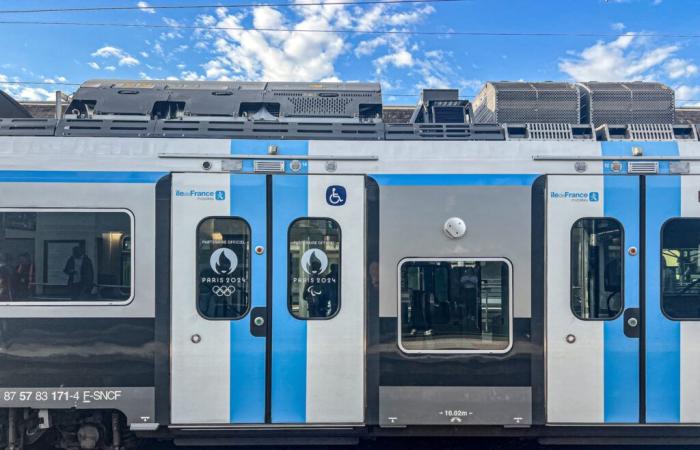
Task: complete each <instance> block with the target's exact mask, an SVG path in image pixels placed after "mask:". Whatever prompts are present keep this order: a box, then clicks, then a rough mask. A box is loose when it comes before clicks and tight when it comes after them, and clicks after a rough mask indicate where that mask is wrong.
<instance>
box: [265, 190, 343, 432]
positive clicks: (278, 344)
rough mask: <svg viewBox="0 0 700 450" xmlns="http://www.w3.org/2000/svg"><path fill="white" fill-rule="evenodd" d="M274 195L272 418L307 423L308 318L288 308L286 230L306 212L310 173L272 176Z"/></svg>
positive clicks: (278, 420) (287, 421)
mask: <svg viewBox="0 0 700 450" xmlns="http://www.w3.org/2000/svg"><path fill="white" fill-rule="evenodd" d="M272 198H273V207H272V209H273V212H272V217H273V227H274V229H273V238H272V246H273V248H274V253H273V269H272V273H273V274H274V276H273V284H272V303H273V307H272V320H273V327H274V328H273V333H272V422H273V423H304V422H305V421H306V322H305V321H303V320H298V319H295V318H294V317H292V315H291V314H290V312H289V310H288V308H287V252H288V251H287V248H288V242H287V234H288V230H289V225H290V224H291V223H292V222H293V221H294V220H295V219H297V218H299V217H305V216H306V215H307V211H308V177H305V176H301V177H293V176H288V177H283V176H280V177H273V179H272ZM340 388H341V387H339V389H340Z"/></svg>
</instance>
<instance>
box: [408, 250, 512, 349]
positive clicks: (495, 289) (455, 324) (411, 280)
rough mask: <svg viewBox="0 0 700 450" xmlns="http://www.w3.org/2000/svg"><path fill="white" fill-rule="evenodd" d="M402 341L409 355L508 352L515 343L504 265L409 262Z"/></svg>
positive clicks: (458, 261) (463, 261) (507, 270)
mask: <svg viewBox="0 0 700 450" xmlns="http://www.w3.org/2000/svg"><path fill="white" fill-rule="evenodd" d="M399 272H400V283H401V294H400V327H401V330H400V340H399V345H400V347H401V348H402V349H403V350H404V351H408V352H423V353H430V352H445V351H447V352H450V351H452V352H472V351H476V352H503V351H507V349H508V348H509V347H510V344H511V316H510V291H511V289H510V265H509V264H508V263H507V262H506V261H504V260H474V259H456V260H455V259H450V260H433V259H430V260H416V259H409V260H404V261H403V262H402V263H401V265H400V269H399Z"/></svg>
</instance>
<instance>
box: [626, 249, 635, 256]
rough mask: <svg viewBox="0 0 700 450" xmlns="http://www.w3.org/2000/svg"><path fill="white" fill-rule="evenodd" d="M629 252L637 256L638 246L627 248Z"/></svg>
mask: <svg viewBox="0 0 700 450" xmlns="http://www.w3.org/2000/svg"><path fill="white" fill-rule="evenodd" d="M627 253H629V254H630V256H637V247H630V248H628V249H627Z"/></svg>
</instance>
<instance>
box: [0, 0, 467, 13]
mask: <svg viewBox="0 0 700 450" xmlns="http://www.w3.org/2000/svg"><path fill="white" fill-rule="evenodd" d="M465 1H467V0H357V1H352V0H330V1H328V2H318V1H316V2H300V3H297V2H279V3H232V4H207V5H148V6H95V7H75V8H34V9H0V14H27V13H32V14H37V13H65V12H71V13H75V12H101V11H139V10H141V11H142V10H157V9H162V10H178V9H209V8H229V9H233V8H252V7H258V6H272V7H282V6H325V5H331V6H332V5H374V4H380V3H386V4H404V3H406V4H416V3H457V2H465Z"/></svg>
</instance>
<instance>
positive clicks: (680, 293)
mask: <svg viewBox="0 0 700 450" xmlns="http://www.w3.org/2000/svg"><path fill="white" fill-rule="evenodd" d="M698 256H700V219H682V218H679V219H671V220H669V221H668V222H666V223H665V224H664V226H663V228H662V229H661V310H662V311H663V312H664V314H666V316H667V317H669V318H670V319H676V320H680V319H700V259H698Z"/></svg>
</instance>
